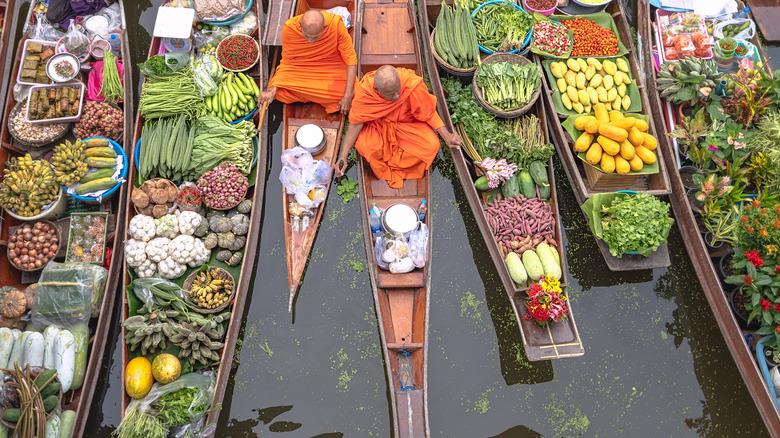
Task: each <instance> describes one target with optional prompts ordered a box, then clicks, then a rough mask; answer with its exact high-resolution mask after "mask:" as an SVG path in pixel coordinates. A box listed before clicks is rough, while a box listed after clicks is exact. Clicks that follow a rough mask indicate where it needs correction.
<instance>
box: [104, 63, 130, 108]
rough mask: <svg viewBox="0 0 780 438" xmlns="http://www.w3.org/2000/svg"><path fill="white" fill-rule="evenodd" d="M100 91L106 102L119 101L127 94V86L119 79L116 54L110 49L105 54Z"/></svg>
mask: <svg viewBox="0 0 780 438" xmlns="http://www.w3.org/2000/svg"><path fill="white" fill-rule="evenodd" d="M100 93H102V94H103V98H104V99H105V100H106V102H113V103H117V102H119V101H120V100H122V98H123V97H124V95H125V88H124V87H123V86H122V81H121V80H120V79H119V69H118V68H117V67H116V56H114V54H113V53H112V52H111V51H110V50H107V51H106V52H105V54H104V55H103V83H102V84H101V86H100Z"/></svg>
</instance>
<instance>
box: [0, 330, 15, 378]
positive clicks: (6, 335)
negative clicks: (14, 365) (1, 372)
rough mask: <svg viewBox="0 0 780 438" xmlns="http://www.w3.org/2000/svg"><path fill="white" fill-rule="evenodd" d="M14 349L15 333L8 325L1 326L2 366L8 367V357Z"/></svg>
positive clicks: (0, 350) (0, 361) (0, 353)
mask: <svg viewBox="0 0 780 438" xmlns="http://www.w3.org/2000/svg"><path fill="white" fill-rule="evenodd" d="M13 349H14V333H13V332H12V331H11V329H9V328H8V327H3V328H0V368H8V358H9V357H11V350H13Z"/></svg>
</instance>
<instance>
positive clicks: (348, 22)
mask: <svg viewBox="0 0 780 438" xmlns="http://www.w3.org/2000/svg"><path fill="white" fill-rule="evenodd" d="M325 12H329V13H331V14H333V15H339V16H341V19H342V20H343V21H344V26H346V28H347V29H349V27H350V26H352V14H350V13H349V9H347V8H345V7H344V6H336V7H333V8H330V9H326V10H325Z"/></svg>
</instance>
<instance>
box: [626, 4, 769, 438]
mask: <svg viewBox="0 0 780 438" xmlns="http://www.w3.org/2000/svg"><path fill="white" fill-rule="evenodd" d="M653 9H654V8H652V7H651V5H650V4H649V3H648V2H647V1H646V0H639V2H638V11H637V12H638V13H637V16H638V17H637V22H638V37H639V47H640V48H641V52H640V55H641V58H642V64H641V67H642V69H641V71H642V72H643V75H644V78H645V83H646V84H647V90H648V93H647V94H648V97H649V102H650V106H649V109H650V110H651V112H652V115H653V119H655V120H657V121H658V125H659V131H661V130H663V131H667V132H668V130H669V126H668V125H664V124H663V120H665V108H666V107H665V105H664V104H663V102H662V100H661V98H660V96H659V93H658V90H657V87H656V82H655V80H656V77H655V71H656V70H655V61H654V59H653V54H652V48H653V46H654V45H655V42H654V35H655V24H654V23H653V18H652V17H653ZM751 43H753V45H755V46H756V47H757V48H758V49H759V54H760V56H761V59H762V60H764V62H766V59H767V58H766V56H765V54H764V50H763V46H762V45H761V42H760V40H759V38H758V37H757V36H756V37H754V38H753V39H752V40H751ZM767 71H768V72H769V73H770V74H771V70H770V69H768V68H767ZM658 148H660V149H663V159H664V160H665V163H666V166H667V168H669V169H677V168H678V166H679V164H678V163H677V160H676V159H675V156H676V154H675V150H674V147H673V145H672V141H671V139H670V138H669V137H667V136H665V135H661V136H659V137H658ZM669 179H670V182H671V187H672V194H671V195H670V200H671V204H672V208H673V210H674V214H675V217H676V219H677V224H678V228H679V229H680V233H681V234H682V238H683V242H685V246H686V249H687V251H688V256H689V258H690V259H691V263H692V264H693V267H694V269H695V270H696V276H697V277H698V279H699V282H700V283H701V287H702V290H703V291H704V295H705V297H706V298H707V302H708V303H709V305H710V308H711V309H712V313H713V315H714V317H715V321H716V322H717V323H718V327H719V328H720V331H721V333H722V334H723V339H724V341H725V342H726V345H727V346H728V349H729V351H730V352H731V355H732V357H733V358H734V363H735V364H736V366H737V369H738V370H739V372H740V374H741V376H742V379H743V380H744V381H745V386H747V389H748V391H749V392H750V395H751V396H752V398H753V402H754V403H755V404H756V408H757V409H758V412H759V414H760V415H761V417H762V419H763V420H764V425H765V426H766V428H767V430H768V431H769V433H770V434H771V435H772V436H775V437H777V436H780V411H778V401H777V400H775V399H774V398H773V397H772V395H771V394H770V393H769V390H768V388H767V382H765V381H764V379H763V378H762V376H761V371H760V369H759V366H758V365H757V364H756V360H755V358H754V357H753V354H752V353H751V351H750V349H749V348H748V346H747V345H745V338H744V336H745V332H744V331H743V330H742V329H741V328H740V327H739V325H738V324H737V321H736V319H735V317H734V314H733V313H732V311H731V309H730V306H729V303H728V300H729V297H728V295H726V292H725V291H724V289H723V286H722V284H721V282H720V280H719V278H718V275H717V272H716V270H715V266H714V265H713V262H712V259H711V258H710V256H709V254H708V251H707V248H706V246H705V243H704V240H703V239H702V235H701V232H700V229H699V225H698V224H697V221H696V219H695V217H694V215H693V210H692V209H691V205H690V202H689V200H688V197H687V196H686V189H685V187H684V186H683V182H682V179H681V178H680V174H679V173H678V172H675V171H671V172H669ZM758 360H763V359H758ZM768 384H769V385H771V384H772V383H771V382H769V383H768Z"/></svg>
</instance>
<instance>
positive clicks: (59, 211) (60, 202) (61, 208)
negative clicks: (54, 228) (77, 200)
mask: <svg viewBox="0 0 780 438" xmlns="http://www.w3.org/2000/svg"><path fill="white" fill-rule="evenodd" d="M58 193H59V194H58V195H57V200H56V201H54V203H53V204H52V205H51V207H49V208H47V209H46V211H42V212H41V213H40V214H37V215H35V216H31V217H24V216H19V215H18V214H15V213H14V212H12V211H11V210H10V209H8V208H6V209H5V212H6V213H8V215H9V216H11V217H12V218H14V219H18V220H20V221H25V222H30V221H40V220H45V219H50V220H54V219H57V218H59V217H60V216H62V215H63V214H65V211H67V209H68V197H67V195H66V194H65V190H63V189H62V186H60V191H59V192H58Z"/></svg>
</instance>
